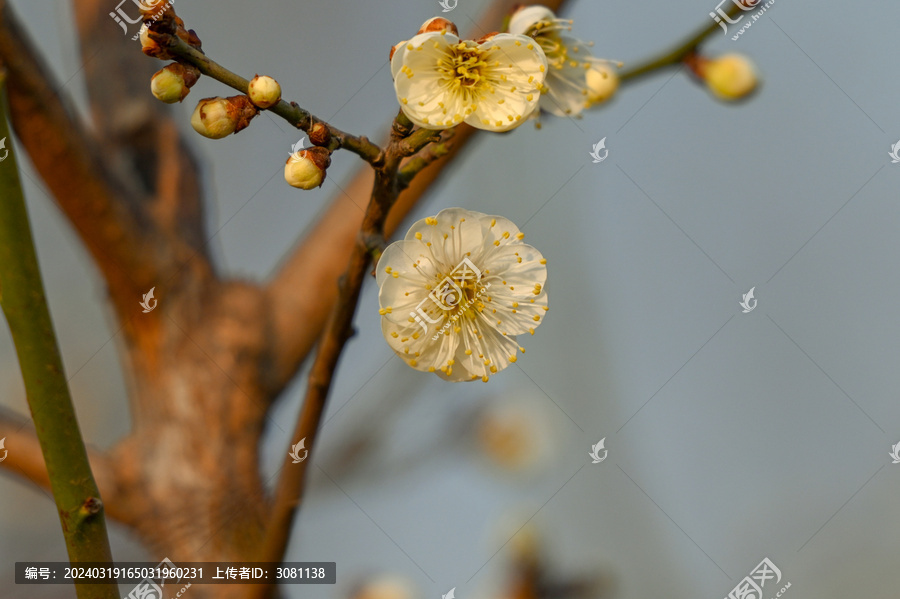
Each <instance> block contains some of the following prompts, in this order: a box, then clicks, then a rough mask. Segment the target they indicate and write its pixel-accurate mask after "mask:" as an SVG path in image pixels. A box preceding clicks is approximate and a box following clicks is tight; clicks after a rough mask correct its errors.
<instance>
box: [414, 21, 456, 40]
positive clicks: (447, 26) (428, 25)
mask: <svg viewBox="0 0 900 599" xmlns="http://www.w3.org/2000/svg"><path fill="white" fill-rule="evenodd" d="M431 31H446V32H447V33H452V34H453V35H455V36H457V37H459V29H457V28H456V25H455V24H454V23H453V21H450V20H448V19H445V18H444V17H431V18H430V19H428V20H427V21H425V22H424V23H422V26H421V27H419V33H429V32H431Z"/></svg>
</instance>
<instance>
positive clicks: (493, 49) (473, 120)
mask: <svg viewBox="0 0 900 599" xmlns="http://www.w3.org/2000/svg"><path fill="white" fill-rule="evenodd" d="M546 72H547V59H546V57H545V56H544V52H543V51H542V50H541V49H540V47H539V46H538V45H537V44H536V43H535V41H534V40H533V39H531V38H530V37H527V36H524V35H512V34H509V33H498V34H494V35H491V36H487V37H485V38H483V39H480V40H477V41H473V40H460V39H459V37H457V36H456V35H454V34H453V33H452V32H451V31H448V30H442V31H427V32H425V33H420V34H418V35H416V36H415V37H414V38H412V39H411V40H409V41H407V42H402V43H400V44H398V45H397V46H395V50H394V54H393V56H392V57H391V75H392V76H393V77H394V88H395V90H396V92H397V99H398V100H399V102H400V107H401V109H402V110H403V113H404V114H405V115H406V116H407V117H409V120H411V121H412V122H413V123H415V124H416V125H419V126H420V127H427V128H429V129H448V128H450V127H453V126H455V125H458V124H459V123H461V122H466V123H468V124H470V125H472V126H473V127H477V128H479V129H487V130H489V131H508V130H509V129H513V128H514V127H517V126H519V125H520V124H522V122H524V120H525V119H526V118H527V117H528V116H529V115H530V114H531V113H532V112H533V111H534V110H535V109H536V108H537V106H538V102H539V100H540V96H541V92H540V90H541V88H542V87H543V83H544V78H545V76H546Z"/></svg>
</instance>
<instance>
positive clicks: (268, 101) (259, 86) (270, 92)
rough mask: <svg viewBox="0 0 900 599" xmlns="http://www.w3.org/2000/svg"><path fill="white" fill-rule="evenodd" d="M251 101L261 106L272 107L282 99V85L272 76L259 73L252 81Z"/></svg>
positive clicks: (249, 92)
mask: <svg viewBox="0 0 900 599" xmlns="http://www.w3.org/2000/svg"><path fill="white" fill-rule="evenodd" d="M247 95H248V96H250V101H251V102H253V103H254V104H255V105H257V106H259V107H260V108H270V107H272V106H275V105H276V104H278V102H279V100H281V86H280V85H278V82H277V81H275V80H274V79H272V78H271V77H266V76H265V75H263V76H262V77H260V76H259V75H257V76H256V77H254V78H253V80H252V81H250V88H249V91H248V94H247Z"/></svg>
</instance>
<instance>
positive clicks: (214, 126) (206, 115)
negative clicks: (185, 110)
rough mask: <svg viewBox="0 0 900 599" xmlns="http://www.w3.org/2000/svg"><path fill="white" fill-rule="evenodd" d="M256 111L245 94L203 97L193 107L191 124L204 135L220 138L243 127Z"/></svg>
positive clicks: (248, 122)
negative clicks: (195, 106) (228, 96)
mask: <svg viewBox="0 0 900 599" xmlns="http://www.w3.org/2000/svg"><path fill="white" fill-rule="evenodd" d="M258 112H259V111H258V110H257V109H256V107H255V106H254V105H253V104H252V103H251V102H250V98H248V97H247V96H232V97H230V98H204V99H202V100H200V102H198V103H197V108H195V109H194V114H193V115H192V116H191V126H192V127H193V128H194V131H196V132H197V133H199V134H200V135H202V136H204V137H208V138H210V139H222V138H223V137H226V136H228V135H231V134H232V133H237V132H238V131H240V130H241V129H244V128H245V127H246V126H247V125H249V124H250V119H252V118H253V117H254V116H256V115H257V114H258Z"/></svg>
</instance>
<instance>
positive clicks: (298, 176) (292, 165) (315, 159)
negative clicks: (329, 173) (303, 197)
mask: <svg viewBox="0 0 900 599" xmlns="http://www.w3.org/2000/svg"><path fill="white" fill-rule="evenodd" d="M330 164H331V152H329V151H328V150H326V149H325V148H319V147H313V148H309V149H308V150H300V151H299V152H295V153H293V154H291V157H290V158H288V159H287V162H286V163H285V165H284V180H285V181H287V184H288V185H290V186H291V187H297V188H299V189H314V188H316V187H320V186H321V185H322V183H323V182H324V181H325V171H326V170H327V169H328V166H329V165H330Z"/></svg>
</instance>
